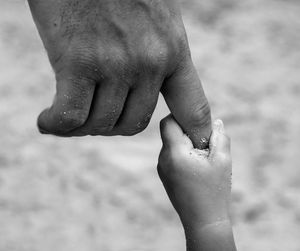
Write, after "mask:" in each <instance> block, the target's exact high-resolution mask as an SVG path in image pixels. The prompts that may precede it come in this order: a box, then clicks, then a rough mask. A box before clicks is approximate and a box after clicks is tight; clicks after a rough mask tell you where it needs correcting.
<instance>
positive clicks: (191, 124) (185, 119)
mask: <svg viewBox="0 0 300 251" xmlns="http://www.w3.org/2000/svg"><path fill="white" fill-rule="evenodd" d="M187 61H188V62H187V63H185V65H184V66H182V67H181V68H179V69H178V70H177V71H175V73H173V75H171V76H170V77H169V78H168V79H166V80H165V82H164V84H163V86H162V89H161V92H162V94H163V96H164V98H165V100H166V103H167V105H168V107H169V109H170V110H171V113H172V114H173V116H174V118H175V119H176V121H177V122H178V123H179V125H180V126H181V127H182V128H183V130H184V132H185V133H186V134H187V135H189V137H190V138H191V140H192V142H193V144H194V147H195V148H199V149H205V148H207V147H208V139H209V137H210V134H211V115H210V107H209V104H208V101H207V99H206V96H205V94H204V91H203V88H202V84H201V82H200V79H199V77H198V74H197V72H196V69H195V67H194V65H193V63H192V61H191V60H187Z"/></svg>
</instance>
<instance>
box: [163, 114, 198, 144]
mask: <svg viewBox="0 0 300 251" xmlns="http://www.w3.org/2000/svg"><path fill="white" fill-rule="evenodd" d="M160 134H161V139H162V142H163V145H164V146H165V147H168V148H171V147H176V146H186V147H187V148H189V149H192V148H193V144H192V142H191V140H190V139H189V138H188V137H187V135H186V134H184V132H183V131H182V129H181V127H180V125H179V124H178V123H177V122H176V120H175V118H174V117H173V115H172V114H169V115H168V116H167V117H165V118H164V119H162V120H161V122H160Z"/></svg>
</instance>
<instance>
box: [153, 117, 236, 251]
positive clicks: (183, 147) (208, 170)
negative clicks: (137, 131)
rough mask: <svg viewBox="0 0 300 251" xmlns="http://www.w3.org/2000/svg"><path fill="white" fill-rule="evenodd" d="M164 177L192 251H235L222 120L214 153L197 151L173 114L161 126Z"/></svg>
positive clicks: (228, 160) (217, 127)
mask: <svg viewBox="0 0 300 251" xmlns="http://www.w3.org/2000/svg"><path fill="white" fill-rule="evenodd" d="M161 137H162V141H163V148H162V150H161V153H160V157H159V162H158V174H159V177H160V179H161V181H162V183H163V185H164V187H165V189H166V192H167V194H168V196H169V198H170V200H171V202H172V204H173V206H174V208H175V210H176V211H177V213H178V215H179V217H180V219H181V222H182V224H183V227H184V230H185V235H186V243H187V250H188V251H196V250H197V251H199V250H203V251H208V250H209V251H235V250H236V248H235V244H234V239H233V234H232V227H231V223H230V219H229V215H228V213H229V204H230V194H231V173H232V167H231V155H230V140H229V138H228V137H227V136H226V134H225V131H224V126H223V123H222V121H220V120H217V121H216V122H215V123H214V125H213V132H212V136H211V138H210V142H209V149H208V150H198V149H195V148H194V146H193V143H192V142H191V140H190V139H189V138H188V137H187V136H186V135H185V134H184V133H183V131H182V129H181V128H180V126H179V125H178V124H177V122H176V121H175V120H174V118H173V117H172V116H168V117H167V118H165V119H164V120H162V122H161Z"/></svg>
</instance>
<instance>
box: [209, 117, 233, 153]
mask: <svg viewBox="0 0 300 251" xmlns="http://www.w3.org/2000/svg"><path fill="white" fill-rule="evenodd" d="M209 149H210V155H214V154H217V153H221V154H226V155H228V154H230V138H229V137H228V136H227V135H226V133H225V129H224V124H223V122H222V120H220V119H217V120H215V122H214V123H213V132H212V135H211V137H210V142H209Z"/></svg>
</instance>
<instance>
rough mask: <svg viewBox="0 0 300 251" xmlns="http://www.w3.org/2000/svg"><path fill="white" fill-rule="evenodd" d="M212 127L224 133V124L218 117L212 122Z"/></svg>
mask: <svg viewBox="0 0 300 251" xmlns="http://www.w3.org/2000/svg"><path fill="white" fill-rule="evenodd" d="M214 129H215V130H216V131H218V132H220V133H224V124H223V121H222V120H220V119H217V120H215V122H214Z"/></svg>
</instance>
